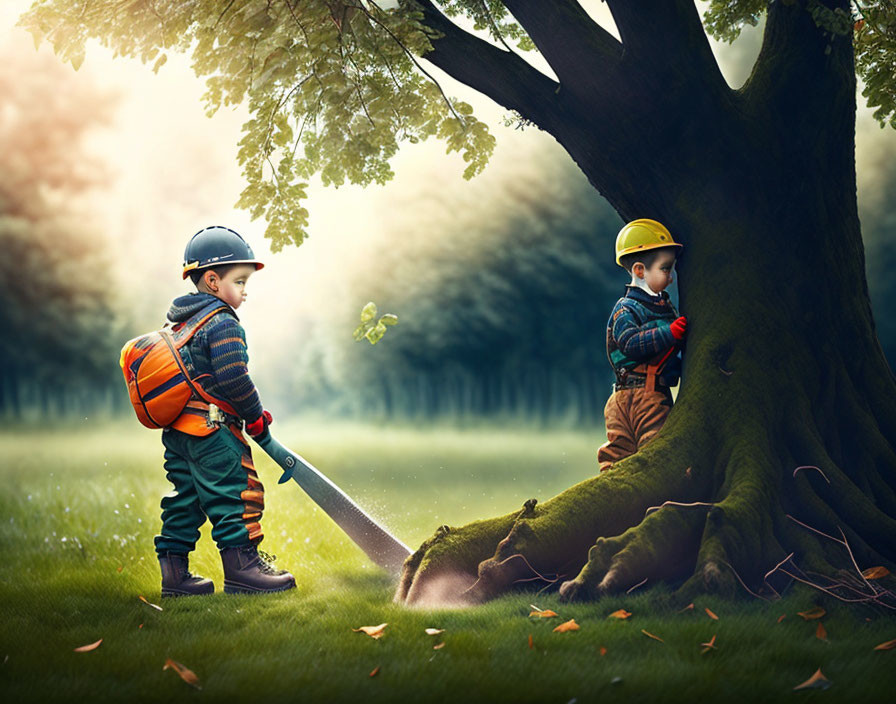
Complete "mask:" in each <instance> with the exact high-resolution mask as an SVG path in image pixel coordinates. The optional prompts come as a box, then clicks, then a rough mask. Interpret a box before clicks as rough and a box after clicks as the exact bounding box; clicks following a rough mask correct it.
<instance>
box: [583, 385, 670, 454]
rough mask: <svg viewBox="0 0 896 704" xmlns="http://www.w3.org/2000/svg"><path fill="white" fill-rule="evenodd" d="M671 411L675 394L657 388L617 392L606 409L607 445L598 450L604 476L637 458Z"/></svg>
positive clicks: (640, 388)
mask: <svg viewBox="0 0 896 704" xmlns="http://www.w3.org/2000/svg"><path fill="white" fill-rule="evenodd" d="M670 410H672V391H671V390H670V389H669V387H668V386H661V385H657V387H656V390H655V391H654V390H648V389H647V388H645V387H643V386H638V387H635V388H631V389H620V390H619V391H614V392H613V393H612V394H611V395H610V398H609V399H608V400H607V405H606V406H605V407H604V418H605V419H606V425H607V441H606V442H605V443H604V444H603V445H601V446H600V447H599V448H598V450H597V461H598V463H599V464H600V471H601V472H605V471H607V470H608V469H610V467H611V466H612V465H613V463H614V462H618V461H619V460H621V459H622V458H624V457H628V456H629V455H633V454H635V453H636V452H637V451H638V450H640V449H641V448H642V447H644V445H646V444H647V443H648V442H650V441H651V440H652V439H653V437H654V436H655V435H656V434H657V433H658V432H659V431H660V428H662V427H663V423H665V422H666V416H668V415H669V411H670Z"/></svg>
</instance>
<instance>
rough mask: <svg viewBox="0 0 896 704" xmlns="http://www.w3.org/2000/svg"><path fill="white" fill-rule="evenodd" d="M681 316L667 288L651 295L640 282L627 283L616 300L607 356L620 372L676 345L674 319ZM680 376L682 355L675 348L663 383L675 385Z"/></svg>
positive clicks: (662, 374) (608, 335) (663, 372)
mask: <svg viewBox="0 0 896 704" xmlns="http://www.w3.org/2000/svg"><path fill="white" fill-rule="evenodd" d="M677 317H678V311H677V310H675V306H674V305H673V304H672V301H671V300H669V294H668V293H667V292H666V291H662V292H661V293H660V295H659V296H651V295H650V294H649V293H647V292H646V291H644V290H642V289H640V288H638V287H637V286H632V285H631V284H628V285H626V287H625V295H624V296H623V297H622V298H620V299H619V300H618V301H617V302H616V305H615V306H614V307H613V312H612V313H611V314H610V319H609V321H608V322H607V356H608V357H609V359H610V364H612V365H613V367H614V369H615V370H616V373H617V376H618V375H619V372H621V371H622V370H624V369H629V370H630V369H633V368H634V367H636V366H638V365H639V364H642V363H645V362H648V361H650V360H654V359H657V358H658V357H659V356H660V355H662V354H663V353H665V352H666V351H667V350H668V349H669V348H670V347H673V346H674V345H675V344H676V340H675V337H674V336H673V335H672V330H671V323H672V321H673V320H675V318H677ZM680 376H681V358H680V357H679V356H678V353H677V352H675V353H673V354H672V355H671V356H670V357H669V358H668V360H667V361H666V363H665V365H664V366H663V371H662V373H661V374H660V376H659V378H660V383H662V384H664V385H666V386H675V385H676V384H677V383H678V379H679V377H680Z"/></svg>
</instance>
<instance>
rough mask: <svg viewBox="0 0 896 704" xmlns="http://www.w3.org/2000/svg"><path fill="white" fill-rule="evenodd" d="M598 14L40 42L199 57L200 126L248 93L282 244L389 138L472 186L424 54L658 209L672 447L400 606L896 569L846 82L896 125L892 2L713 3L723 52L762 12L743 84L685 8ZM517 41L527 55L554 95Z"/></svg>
mask: <svg viewBox="0 0 896 704" xmlns="http://www.w3.org/2000/svg"><path fill="white" fill-rule="evenodd" d="M607 5H608V6H609V8H610V10H611V12H612V15H613V20H614V22H615V24H616V27H617V29H618V33H619V36H620V39H619V40H617V39H616V38H615V37H614V35H613V34H611V33H610V32H608V31H607V30H606V29H605V28H603V27H601V26H600V25H599V24H598V23H596V22H595V21H594V20H593V19H592V18H591V17H590V16H589V15H588V14H587V13H586V12H585V10H584V9H583V8H582V6H581V5H580V4H579V3H578V2H576V1H575V0H557V1H556V2H551V3H545V2H540V1H535V0H504V1H503V2H497V1H495V0H446V1H445V2H441V3H438V4H436V3H433V2H427V1H423V2H416V3H410V2H408V3H402V4H401V9H400V10H399V11H396V12H391V13H390V12H384V11H381V10H380V9H378V7H377V5H376V3H374V2H360V0H359V1H358V2H339V1H335V0H334V1H330V2H314V1H309V2H297V1H290V0H283V1H282V2H274V0H264V1H259V2H245V3H233V2H229V3H227V4H226V5H225V6H224V7H223V9H221V8H220V5H219V4H218V3H211V2H204V3H202V2H200V3H189V4H187V3H162V2H157V3H143V2H139V3H136V2H135V3H133V4H127V5H124V6H122V5H116V6H114V7H113V6H110V5H97V4H94V3H74V4H72V3H68V2H61V1H58V0H56V1H54V0H47V1H46V2H40V3H37V4H36V6H35V9H34V10H33V11H32V12H31V13H29V14H27V15H26V16H25V19H24V22H25V23H26V25H27V26H28V27H29V28H31V29H32V31H34V32H35V33H36V34H37V35H38V36H42V35H46V36H48V37H49V38H50V40H51V41H53V43H54V45H55V46H56V47H57V49H58V50H59V51H61V52H62V53H63V54H64V55H67V56H69V57H71V58H72V59H73V61H74V62H77V61H78V57H79V54H80V53H81V52H82V46H83V41H84V39H85V38H86V37H87V36H89V35H96V36H99V37H100V38H101V39H102V40H103V41H105V42H107V43H109V44H111V45H113V46H115V47H116V49H118V50H119V51H121V52H123V53H128V54H131V55H141V56H142V57H143V58H144V60H147V61H149V60H154V61H156V66H158V65H159V64H160V63H161V62H163V61H164V54H160V51H161V50H168V49H174V50H187V49H188V48H190V46H191V44H192V43H193V42H194V41H195V45H194V46H193V54H194V58H195V66H196V69H197V71H198V72H200V73H202V74H205V75H208V76H209V78H208V86H209V90H208V94H207V98H208V102H209V107H210V109H211V110H214V109H216V108H217V107H218V106H220V105H222V104H229V103H233V102H237V101H240V100H242V99H243V98H244V97H248V100H249V105H250V109H251V110H252V113H253V118H252V119H251V120H250V122H249V123H248V124H247V126H246V131H245V136H244V138H243V140H242V142H241V147H242V149H241V152H240V159H241V162H242V163H243V165H244V168H245V173H246V178H247V183H248V186H247V189H246V191H245V192H244V194H243V198H242V199H241V201H240V203H241V204H242V205H244V206H246V207H250V208H251V209H252V212H253V214H255V215H262V214H264V215H266V216H267V219H268V222H269V234H270V236H271V238H272V240H273V242H274V244H275V246H280V245H282V244H284V243H286V242H289V241H294V242H300V241H301V239H302V236H303V225H304V218H305V215H306V213H305V212H304V211H303V210H302V208H301V205H300V201H301V198H302V196H303V186H302V182H301V179H307V178H308V177H310V175H312V174H313V173H320V175H321V178H322V180H323V181H324V183H332V184H335V185H338V184H340V183H342V182H344V180H345V179H348V180H350V181H352V182H354V183H370V182H374V181H376V182H381V181H383V180H384V179H386V178H388V177H389V176H390V175H391V172H390V170H389V166H388V160H389V158H390V157H391V156H392V155H393V154H394V152H395V150H396V149H397V145H398V142H399V141H401V140H405V139H406V140H409V141H413V140H417V139H421V138H426V137H429V136H438V137H440V138H442V139H444V140H445V141H446V143H447V145H448V148H449V149H454V150H460V151H462V152H463V154H464V158H465V159H466V160H467V161H468V162H469V168H468V173H467V175H474V174H475V173H477V172H478V171H479V170H481V168H482V167H483V166H484V164H485V162H486V160H487V158H488V154H489V151H490V148H491V145H492V143H493V140H492V138H491V136H490V135H489V134H488V131H487V129H486V128H485V126H484V125H483V124H482V123H481V122H479V121H477V120H476V119H475V118H474V117H473V116H472V115H471V110H470V108H469V106H468V105H466V104H464V103H462V102H460V101H456V100H453V99H451V98H449V97H446V96H444V95H443V93H442V91H441V90H440V88H439V87H438V86H437V85H436V84H435V83H434V82H433V81H432V80H431V79H430V78H429V77H428V76H427V75H426V74H425V72H424V68H423V64H422V63H421V62H420V61H419V59H418V58H417V57H423V59H425V60H426V61H428V62H430V63H431V64H434V65H436V66H438V67H439V68H441V69H442V70H444V71H445V72H447V73H448V74H450V75H451V76H453V77H454V78H456V79H457V80H459V81H461V82H463V83H465V84H467V85H469V86H471V87H472V88H474V89H476V90H478V91H479V92H481V93H483V94H484V95H486V96H488V97H490V98H492V99H493V100H495V101H496V102H498V103H500V104H501V105H504V106H505V107H507V108H508V109H510V110H514V111H516V112H517V113H518V115H519V120H520V121H521V122H523V123H532V124H534V125H537V126H538V127H539V128H541V129H543V130H545V131H547V132H549V133H550V134H551V135H553V136H554V137H555V138H556V139H557V141H558V142H559V143H560V144H561V145H562V146H563V147H564V148H565V149H566V151H567V152H568V153H569V154H570V156H571V157H572V159H573V160H574V161H575V162H576V164H578V166H579V168H580V169H581V170H582V171H583V172H584V173H585V175H586V176H587V178H588V179H589V181H590V182H591V184H592V185H593V186H594V187H595V188H596V189H597V190H598V191H599V192H600V193H601V194H602V195H603V196H604V197H605V198H606V199H607V200H608V201H609V202H610V204H611V205H612V206H613V207H614V209H615V210H616V211H617V212H618V213H619V215H620V216H621V217H622V218H623V219H624V220H630V219H633V218H636V217H644V216H649V217H654V218H656V219H658V220H660V221H662V222H664V223H666V224H667V225H668V226H669V227H670V229H671V230H672V231H673V232H674V233H675V235H676V238H677V239H679V241H681V242H682V243H683V244H684V254H683V256H682V258H681V260H680V263H679V282H680V299H681V307H682V309H683V311H685V312H686V313H687V315H688V317H689V319H690V321H691V326H690V332H689V341H688V347H687V350H686V353H685V362H684V370H683V379H684V383H683V385H682V389H681V392H680V394H679V397H678V402H677V404H676V406H675V409H674V410H673V411H672V413H671V414H670V416H669V419H668V421H667V423H666V426H665V427H664V429H663V432H662V433H661V434H660V435H659V436H658V437H657V438H656V439H655V440H654V441H653V442H652V443H651V444H650V445H649V446H647V447H646V448H644V449H643V450H642V451H641V452H639V453H637V454H636V455H634V456H632V457H631V458H628V459H626V460H625V461H623V462H621V463H619V464H618V465H617V467H616V468H615V469H614V470H613V471H611V472H610V473H609V474H607V475H605V476H600V477H595V478H593V479H590V480H587V481H585V482H582V483H580V484H578V485H576V486H574V487H572V488H570V489H569V490H567V491H566V492H564V493H562V494H560V495H558V496H557V497H554V498H553V499H551V500H550V501H547V502H545V503H544V504H543V505H536V503H535V502H534V501H530V502H527V503H526V505H525V507H524V508H523V510H522V511H521V512H519V513H518V514H513V515H508V516H502V517H498V518H495V519H491V520H486V521H479V522H475V523H473V524H470V525H467V526H464V527H461V528H458V529H446V528H443V529H440V530H439V531H438V532H437V533H436V535H435V536H434V537H433V538H432V539H430V540H428V541H427V542H426V543H425V544H424V545H423V546H421V548H420V549H419V550H418V551H417V552H416V553H415V554H414V556H413V557H412V558H411V559H410V560H409V561H408V564H407V565H406V569H405V574H404V576H403V578H402V581H401V584H400V586H399V590H398V593H397V595H396V596H397V598H398V599H405V600H408V601H421V600H427V599H443V598H449V599H463V600H468V601H478V600H482V599H487V598H489V597H491V596H494V595H495V594H498V593H501V592H502V591H504V590H506V589H507V588H509V587H510V586H511V585H512V584H514V583H515V582H517V581H519V580H522V579H529V578H532V577H533V576H536V575H538V576H541V577H551V576H552V575H553V578H554V579H556V580H557V581H558V582H559V581H560V579H561V578H562V579H563V580H565V581H563V583H562V586H561V594H562V595H563V596H564V597H567V598H578V597H584V596H590V595H594V594H598V593H602V592H607V591H616V590H625V589H628V588H630V587H632V586H634V585H636V584H639V583H642V582H643V581H644V580H655V579H662V578H687V580H686V582H685V584H684V587H683V589H684V590H685V591H692V590H695V589H721V590H733V589H735V588H737V581H738V580H740V581H742V582H743V583H744V584H746V585H749V586H750V587H751V588H752V589H753V590H754V591H755V590H762V589H772V588H774V587H773V580H774V576H780V575H783V574H786V575H789V576H792V577H793V578H796V579H804V580H806V581H811V580H809V579H808V578H807V576H806V575H809V574H810V573H812V574H831V573H833V571H834V569H835V568H836V567H837V566H841V565H846V564H848V562H849V558H850V557H851V556H854V558H855V560H856V562H857V563H858V564H859V565H860V566H862V567H865V566H870V565H872V564H878V563H885V564H888V565H890V566H891V567H894V566H896V564H894V563H896V547H894V546H896V540H894V537H896V469H894V468H896V447H894V446H896V379H894V376H893V373H892V371H891V370H890V368H889V366H888V365H887V362H886V359H885V358H884V355H883V352H882V350H881V347H880V344H879V342H878V340H877V338H876V335H875V324H874V320H873V317H872V314H871V307H870V302H869V298H868V291H867V285H866V281H865V267H864V253H863V247H862V239H861V232H860V225H859V220H858V213H857V206H856V178H855V164H854V130H855V92H856V71H857V70H858V71H859V72H860V74H861V75H862V76H863V78H864V80H865V86H866V88H865V93H866V95H867V96H868V98H869V102H870V104H872V105H875V106H877V108H878V109H877V115H878V117H879V119H880V120H881V121H884V122H888V123H890V124H894V111H896V99H894V97H896V82H894V81H893V70H892V67H893V65H894V60H896V45H894V42H896V39H894V37H896V31H894V11H893V6H892V3H891V2H889V1H886V2H885V1H884V0H880V1H879V2H866V3H862V4H861V6H860V8H859V10H858V11H860V12H861V13H862V15H863V19H862V20H859V21H856V20H855V19H854V17H853V16H852V15H851V13H852V12H853V11H854V10H855V8H853V7H851V6H850V3H848V2H847V1H846V0H789V1H786V2H785V0H777V1H774V2H770V3H765V2H763V1H761V0H759V1H757V0H715V1H714V2H711V3H710V5H709V9H708V12H707V14H706V16H705V22H706V30H708V31H710V32H712V33H714V34H715V35H716V36H721V37H724V38H733V37H735V36H736V35H737V33H738V31H739V28H740V27H741V26H742V25H743V24H744V23H747V22H750V23H753V22H756V21H757V18H758V16H759V15H760V14H761V13H763V12H766V13H767V19H766V26H765V34H764V41H763V45H762V49H761V51H760V54H759V57H758V59H757V61H756V65H755V67H754V69H753V72H752V74H751V76H750V78H749V80H748V81H747V82H746V84H745V85H744V86H742V87H741V88H739V89H736V90H734V89H732V88H731V87H729V86H728V85H727V83H726V82H725V80H724V79H723V77H722V75H721V73H720V71H719V69H718V66H717V64H716V61H715V59H714V57H713V55H712V52H711V50H710V46H709V43H708V41H707V37H706V34H705V30H704V25H703V23H702V22H701V18H700V15H699V13H698V11H697V9H696V7H695V5H694V2H693V0H644V1H643V2H639V3H634V2H631V1H630V0H607ZM461 15H463V16H465V17H466V18H467V19H468V20H472V22H473V25H474V26H473V31H467V30H466V29H464V28H463V27H462V26H461V25H460V24H458V23H455V22H452V21H451V18H460V16H461ZM427 28H428V29H427ZM854 28H855V36H854ZM477 29H480V30H482V31H485V32H488V33H489V34H490V35H491V36H492V38H493V39H495V40H496V42H497V43H491V42H489V41H486V40H484V39H483V38H480V37H479V36H477V35H476V34H475V30H477ZM511 43H515V44H516V48H517V49H518V50H525V49H529V48H532V47H533V46H534V47H537V49H538V50H539V51H540V52H541V54H542V56H543V57H544V59H545V61H546V62H547V64H548V65H549V66H550V69H551V70H552V72H553V74H554V76H553V77H552V76H549V75H547V74H545V73H542V72H541V71H539V70H537V69H536V68H534V67H533V66H532V65H531V64H529V63H528V62H527V61H525V60H524V59H523V58H522V57H521V56H520V54H518V53H517V52H516V51H515V50H514V49H511V48H510V46H509V45H510V44H511ZM498 44H500V45H498ZM299 145H301V146H302V147H303V150H302V153H301V154H298V155H297V150H298V147H299ZM266 172H267V173H269V174H270V178H271V180H270V181H269V180H266V178H265V173H266ZM807 466H811V467H812V469H803V470H802V471H797V468H799V467H807ZM665 502H671V503H665ZM664 503H665V505H664V506H663V507H662V508H660V509H659V510H655V511H650V510H649V509H650V508H651V507H655V506H660V505H663V504H664ZM841 536H842V538H841ZM846 545H848V546H849V547H850V548H851V550H850V551H847V550H846V549H845V546H846ZM770 572H771V573H772V576H767V575H769V573H770ZM814 579H819V580H821V579H825V578H823V577H816V578H814ZM861 588H862V589H865V590H870V589H871V587H870V586H868V585H867V584H862V586H861Z"/></svg>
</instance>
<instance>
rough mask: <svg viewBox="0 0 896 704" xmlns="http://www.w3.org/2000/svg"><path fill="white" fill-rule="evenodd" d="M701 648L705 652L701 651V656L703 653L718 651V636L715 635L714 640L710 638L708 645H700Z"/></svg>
mask: <svg viewBox="0 0 896 704" xmlns="http://www.w3.org/2000/svg"><path fill="white" fill-rule="evenodd" d="M700 647H701V648H703V650H701V651H700V653H701V654H702V653H707V652H709V651H710V650H715V649H716V636H715V634H713V636H712V638H710V639H709V640H708V641H707V642H706V643H701V644H700Z"/></svg>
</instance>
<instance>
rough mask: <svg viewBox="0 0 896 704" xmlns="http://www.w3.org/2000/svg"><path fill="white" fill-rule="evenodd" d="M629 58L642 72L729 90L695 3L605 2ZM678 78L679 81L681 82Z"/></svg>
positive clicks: (686, 0) (658, 0) (689, 0)
mask: <svg viewBox="0 0 896 704" xmlns="http://www.w3.org/2000/svg"><path fill="white" fill-rule="evenodd" d="M606 2H607V5H608V6H609V7H610V12H611V13H612V14H613V21H614V22H615V23H616V28H617V29H618V30H619V36H620V37H621V38H622V46H623V47H624V54H625V57H626V58H627V59H630V60H631V61H633V62H635V63H636V64H637V65H638V66H639V67H640V68H641V69H642V70H644V71H649V72H650V73H653V74H659V75H662V76H663V82H664V83H665V84H666V87H667V88H668V85H669V81H670V78H671V79H672V80H673V81H676V79H675V78H674V76H673V75H672V74H678V75H679V76H681V77H682V78H684V79H685V80H688V79H690V80H694V79H696V80H697V81H699V82H705V83H707V84H708V85H712V86H714V87H715V88H717V89H722V88H723V87H724V88H727V87H728V84H727V83H726V82H725V78H724V77H723V76H722V72H721V70H720V69H719V65H718V62H717V61H716V59H715V56H713V53H712V49H711V48H710V46H709V39H708V38H707V36H706V31H705V30H704V29H703V22H702V20H701V19H700V13H699V12H698V11H697V7H696V5H695V4H694V0H639V1H638V2H634V1H633V0H606ZM680 80H681V79H678V80H677V81H676V82H680Z"/></svg>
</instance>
